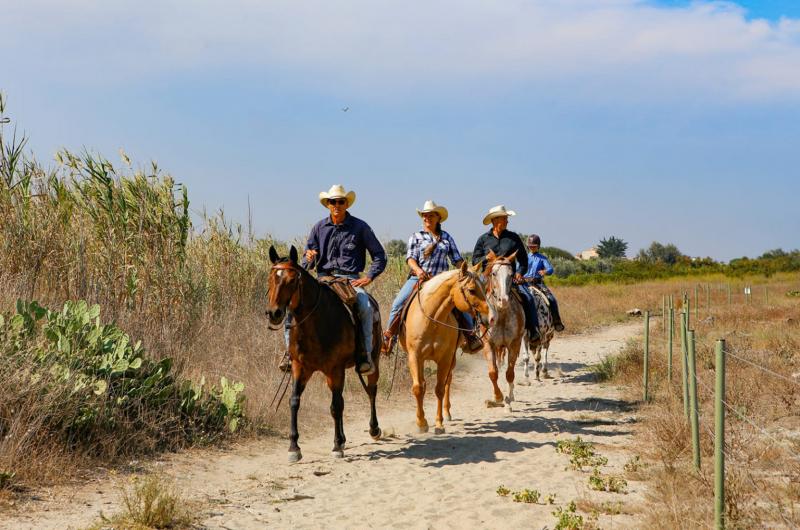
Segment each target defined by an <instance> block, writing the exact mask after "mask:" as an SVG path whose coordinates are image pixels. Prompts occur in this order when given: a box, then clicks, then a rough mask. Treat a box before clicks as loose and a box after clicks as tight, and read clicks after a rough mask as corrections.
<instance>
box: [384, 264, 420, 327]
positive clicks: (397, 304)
mask: <svg viewBox="0 0 800 530" xmlns="http://www.w3.org/2000/svg"><path fill="white" fill-rule="evenodd" d="M418 281H419V280H418V278H417V277H416V276H412V277H410V278H409V279H407V280H406V283H404V284H403V286H402V287H401V288H400V292H399V293H397V296H395V297H394V302H392V310H391V311H389V320H388V323H391V322H392V320H394V317H395V315H396V314H397V313H399V312H400V310H401V309H403V304H405V303H406V300H408V297H409V296H411V291H413V290H414V286H415V285H417V282H418Z"/></svg>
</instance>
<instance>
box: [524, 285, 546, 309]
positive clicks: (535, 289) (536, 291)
mask: <svg viewBox="0 0 800 530" xmlns="http://www.w3.org/2000/svg"><path fill="white" fill-rule="evenodd" d="M528 289H530V291H531V293H533V295H534V296H537V295H538V296H539V298H541V299H542V300H543V301H544V304H545V305H546V306H547V307H550V299H549V298H547V296H546V295H545V294H544V293H543V292H542V291H541V289H539V288H538V287H535V286H534V285H530V286H529V287H528Z"/></svg>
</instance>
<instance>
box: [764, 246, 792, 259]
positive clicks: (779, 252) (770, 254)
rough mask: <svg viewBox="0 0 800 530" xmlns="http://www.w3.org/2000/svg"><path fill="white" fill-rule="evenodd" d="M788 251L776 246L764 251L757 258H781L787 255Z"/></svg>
mask: <svg viewBox="0 0 800 530" xmlns="http://www.w3.org/2000/svg"><path fill="white" fill-rule="evenodd" d="M788 255H789V253H788V252H786V251H785V250H783V249H782V248H776V249H773V250H768V251H766V252H764V253H763V254H762V255H761V256H760V257H759V259H775V258H783V257H785V256H788Z"/></svg>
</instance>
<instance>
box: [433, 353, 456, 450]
mask: <svg viewBox="0 0 800 530" xmlns="http://www.w3.org/2000/svg"><path fill="white" fill-rule="evenodd" d="M451 365H452V359H444V360H442V361H441V362H439V363H436V428H435V429H434V432H435V433H436V434H444V417H443V415H442V405H443V402H444V395H445V388H446V387H447V379H448V378H449V377H450V369H451Z"/></svg>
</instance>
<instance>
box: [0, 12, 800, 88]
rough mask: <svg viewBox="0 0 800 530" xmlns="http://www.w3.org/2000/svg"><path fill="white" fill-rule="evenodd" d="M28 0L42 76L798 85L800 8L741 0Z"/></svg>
mask: <svg viewBox="0 0 800 530" xmlns="http://www.w3.org/2000/svg"><path fill="white" fill-rule="evenodd" d="M16 4H17V5H12V6H4V7H3V15H4V19H5V20H4V22H3V26H4V28H5V29H6V30H7V29H9V28H10V34H8V35H5V36H4V37H3V41H4V43H7V44H8V43H10V45H9V46H4V48H5V50H6V51H5V52H3V51H0V54H4V53H7V54H8V55H9V57H10V59H11V60H10V61H8V62H10V64H12V66H13V67H14V68H16V69H17V70H20V71H23V72H24V71H25V70H26V69H28V70H30V71H36V72H37V75H39V76H41V75H44V74H43V72H51V73H52V75H53V76H54V77H60V78H64V77H67V78H72V79H86V78H87V77H91V76H95V80H94V81H93V82H97V79H98V78H102V79H104V80H105V81H106V82H111V83H113V82H117V81H121V80H126V79H141V78H142V77H143V76H145V77H146V76H149V75H154V74H156V75H161V74H172V73H176V72H177V73H180V72H184V71H203V70H206V69H219V68H231V67H234V68H246V69H250V70H253V71H259V70H265V71H266V70H270V69H276V68H279V69H281V70H283V71H288V72H291V73H294V74H296V75H300V76H305V77H307V78H308V79H314V80H316V82H325V83H329V84H330V85H331V86H337V87H339V88H340V89H342V90H347V91H353V90H357V91H361V92H368V93H381V94H386V93H389V94H394V93H398V92H400V93H403V92H406V93H414V92H415V91H418V90H420V89H422V88H423V87H424V88H425V89H426V90H429V89H431V88H433V89H437V88H439V89H442V90H446V91H448V92H452V91H453V89H454V88H455V89H457V88H458V87H463V86H464V85H468V86H471V85H478V86H480V87H485V88H489V89H492V90H499V91H506V90H515V89H520V88H523V87H525V88H527V87H532V88H534V89H536V88H537V87H544V88H545V89H548V90H555V91H559V92H562V91H563V92H566V93H571V94H576V95H581V96H588V95H591V97H593V98H601V99H616V98H622V99H630V98H635V99H638V100H645V101H647V100H664V99H673V98H684V97H687V96H691V97H693V98H699V99H703V100H724V101H730V100H734V101H739V100H774V99H781V100H786V99H789V100H795V99H797V98H798V95H800V21H798V20H792V19H782V20H780V21H778V22H775V23H769V22H767V21H765V20H747V19H746V18H745V16H744V11H743V10H742V9H740V8H739V7H737V6H736V5H735V4H732V3H729V2H698V3H695V4H692V5H690V6H688V7H685V8H662V7H657V6H654V5H652V4H650V3H648V2H643V1H635V0H602V1H592V2H586V1H579V0H559V1H556V0H540V1H535V0H505V1H500V0H492V1H488V0H431V1H428V2H409V1H396V0H395V1H384V2H375V1H373V0H349V1H340V2H330V1H327V0H312V1H298V0H272V1H269V2H262V1H255V0H230V1H226V2H212V1H196V2H178V1H162V2H150V3H147V4H142V3H141V2H132V1H130V2H129V1H121V2H105V1H89V0H84V1H80V2H77V1H73V2H70V3H65V2H62V1H56V0H30V1H28V2H25V3H16ZM0 50H2V48H0ZM4 62H6V61H4ZM14 68H12V69H11V72H12V73H14ZM7 71H8V70H7ZM320 80H323V81H320Z"/></svg>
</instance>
